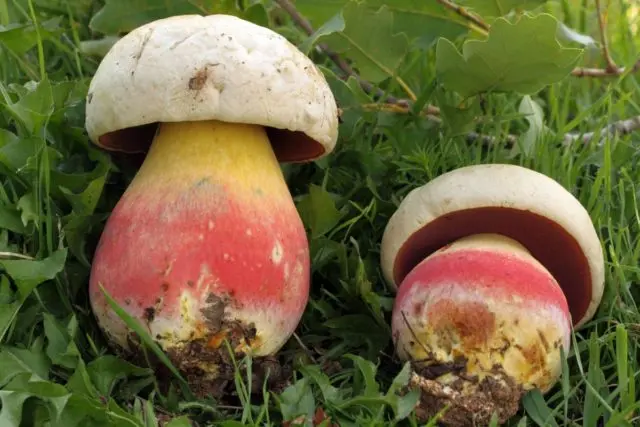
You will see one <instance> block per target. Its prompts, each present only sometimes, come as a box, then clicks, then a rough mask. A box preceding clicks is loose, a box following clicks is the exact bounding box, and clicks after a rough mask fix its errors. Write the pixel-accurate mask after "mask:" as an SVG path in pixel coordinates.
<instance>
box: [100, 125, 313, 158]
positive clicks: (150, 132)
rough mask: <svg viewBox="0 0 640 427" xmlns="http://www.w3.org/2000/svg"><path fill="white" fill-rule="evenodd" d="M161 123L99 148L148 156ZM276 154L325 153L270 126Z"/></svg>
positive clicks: (109, 139) (107, 138)
mask: <svg viewBox="0 0 640 427" xmlns="http://www.w3.org/2000/svg"><path fill="white" fill-rule="evenodd" d="M157 128H158V123H150V124H147V125H142V126H136V127H132V128H126V129H121V130H117V131H114V132H109V133H107V134H104V135H102V136H100V138H99V144H98V145H99V146H101V147H102V148H104V149H106V150H110V151H121V152H124V153H146V152H147V151H148V150H149V147H150V146H151V142H152V141H153V138H154V136H155V134H156V130H157ZM266 129H267V135H268V137H269V140H270V141H271V147H272V148H273V152H274V153H275V155H276V157H277V158H278V161H279V162H282V163H287V162H306V161H310V160H313V159H315V158H317V157H319V156H320V155H322V154H323V153H324V147H323V146H322V144H320V143H319V142H317V141H315V140H313V139H312V138H309V137H308V136H307V135H306V134H304V133H303V132H298V131H296V132H292V131H288V130H284V129H275V128H269V127H267V128H266Z"/></svg>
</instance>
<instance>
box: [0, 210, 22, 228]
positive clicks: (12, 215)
mask: <svg viewBox="0 0 640 427" xmlns="http://www.w3.org/2000/svg"><path fill="white" fill-rule="evenodd" d="M0 228H4V229H7V230H10V231H13V232H14V233H20V234H24V233H26V231H27V230H26V227H25V226H24V224H23V223H22V219H21V217H20V212H19V211H18V209H16V208H14V207H8V206H2V205H0Z"/></svg>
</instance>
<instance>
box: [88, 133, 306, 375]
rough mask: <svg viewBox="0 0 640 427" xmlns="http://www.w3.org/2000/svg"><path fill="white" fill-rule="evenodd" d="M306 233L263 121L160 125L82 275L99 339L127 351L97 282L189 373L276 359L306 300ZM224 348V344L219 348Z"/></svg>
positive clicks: (124, 334)
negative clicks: (247, 357)
mask: <svg viewBox="0 0 640 427" xmlns="http://www.w3.org/2000/svg"><path fill="white" fill-rule="evenodd" d="M309 280H310V273H309V250H308V242H307V237H306V232H305V230H304V227H303V224H302V221H301V219H300V217H299V215H298V212H297V210H296V208H295V205H294V203H293V200H292V198H291V195H290V194H289V191H288V187H287V185H286V182H285V181H284V177H283V175H282V172H281V170H280V166H279V164H278V162H277V160H276V158H275V155H274V154H273V151H272V150H271V146H270V143H269V140H268V138H267V135H266V131H265V129H264V128H262V127H260V126H251V125H242V124H228V123H221V122H215V121H206V122H193V123H171V124H162V125H161V126H160V130H159V132H158V134H157V135H156V138H155V140H154V142H153V144H152V147H151V149H150V151H149V154H148V155H147V158H146V159H145V162H144V163H143V165H142V167H141V168H140V170H139V172H138V174H137V175H136V176H135V178H134V180H133V181H132V183H131V185H130V186H129V188H128V189H127V191H126V192H125V194H124V195H123V197H122V199H121V200H120V201H119V202H118V204H117V206H116V207H115V209H114V210H113V212H112V214H111V216H110V217H109V219H108V221H107V224H106V226H105V229H104V231H103V234H102V236H101V239H100V242H99V245H98V248H97V250H96V253H95V256H94V260H93V266H92V271H91V278H90V289H89V291H90V298H91V304H92V308H93V311H94V314H95V315H96V317H97V320H98V323H99V325H100V327H101V328H102V329H103V330H104V331H105V333H106V335H107V337H108V338H109V339H110V340H111V341H112V342H113V343H114V344H116V345H117V346H119V347H122V348H123V349H125V350H128V351H135V350H136V349H137V347H138V346H137V345H136V343H135V341H132V340H131V331H130V330H129V329H128V328H127V326H126V325H125V323H124V322H123V321H122V320H121V319H120V318H119V317H118V316H117V314H116V313H115V312H114V311H113V310H112V309H111V307H110V306H109V305H108V303H107V301H106V299H105V297H104V295H103V293H102V290H101V286H102V287H104V289H105V290H106V291H107V292H108V293H109V294H110V295H111V297H112V298H113V299H114V300H115V301H116V302H117V303H118V304H119V305H120V306H121V307H122V308H123V309H124V310H125V311H126V312H127V313H128V314H129V315H131V316H132V317H134V318H135V319H136V320H138V322H140V323H141V324H142V325H143V326H144V327H146V328H147V330H148V332H149V333H150V335H151V336H152V337H153V338H154V339H155V340H156V341H157V343H158V344H159V345H160V347H161V348H162V349H163V350H164V351H165V352H166V353H167V354H168V355H169V357H170V358H171V359H172V361H173V362H174V364H175V365H176V366H177V367H178V368H180V369H181V370H182V371H183V373H185V375H187V376H190V377H191V379H192V380H194V381H196V380H197V381H199V382H200V383H201V382H202V380H205V381H208V382H213V380H214V379H215V378H217V377H220V378H221V379H224V377H225V375H226V374H225V372H226V370H228V369H229V364H228V363H227V361H228V360H229V353H228V349H229V348H231V350H232V351H233V352H234V353H235V354H236V356H237V357H240V356H242V355H243V354H251V355H252V356H253V357H263V356H270V355H273V354H275V353H276V352H277V351H278V350H279V349H280V348H281V347H282V346H283V345H284V344H285V342H286V341H287V340H288V339H289V337H290V336H291V334H292V333H293V331H294V330H295V328H296V327H297V325H298V322H299V321H300V318H301V316H302V313H303V311H304V309H305V306H306V303H307V300H308V295H309ZM227 343H228V344H229V347H228V346H227Z"/></svg>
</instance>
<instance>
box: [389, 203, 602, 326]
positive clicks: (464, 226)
mask: <svg viewBox="0 0 640 427" xmlns="http://www.w3.org/2000/svg"><path fill="white" fill-rule="evenodd" d="M480 233H495V234H502V235H504V236H507V237H510V238H512V239H514V240H516V241H518V242H520V243H521V244H522V245H524V246H525V247H526V248H527V249H528V250H529V252H531V255H533V257H535V258H536V259H537V260H538V261H539V262H540V263H541V264H542V265H544V266H545V267H546V269H547V270H548V271H549V273H551V275H552V276H553V277H554V278H555V279H556V281H557V282H558V283H559V285H560V287H561V288H562V290H563V291H564V294H565V296H566V298H567V302H568V304H569V310H570V311H571V316H572V318H573V322H574V324H575V323H576V322H578V321H579V320H580V319H581V318H582V316H583V315H584V313H585V312H586V311H587V308H588V306H589V302H590V301H591V293H592V282H591V279H592V278H591V271H590V269H589V262H588V260H587V258H586V256H585V255H584V253H583V252H582V249H581V248H580V246H579V245H578V242H577V241H576V240H575V238H574V237H573V236H572V235H570V234H569V233H568V232H567V231H566V230H565V229H564V228H562V227H561V226H560V225H558V224H557V223H555V222H554V221H552V220H550V219H548V218H545V217H543V216H541V215H537V214H535V213H533V212H530V211H525V210H520V209H513V208H501V207H482V208H474V209H465V210H460V211H456V212H451V213H448V214H446V215H443V216H441V217H439V218H437V219H436V220H434V221H432V222H430V223H428V224H426V225H425V226H424V227H422V228H421V229H419V230H418V231H416V232H415V233H414V234H413V235H412V236H411V237H409V238H408V239H407V241H406V242H405V243H404V244H403V245H402V247H401V248H400V250H399V251H398V254H397V256H396V259H395V263H394V268H393V275H394V280H395V282H396V283H397V284H398V286H399V285H400V284H401V283H402V280H404V278H405V276H406V275H407V274H408V273H409V272H410V271H411V270H412V269H413V268H414V267H415V266H416V265H418V263H420V261H422V260H423V259H424V258H426V257H427V256H429V255H430V254H431V253H433V252H435V251H436V250H438V249H440V248H442V247H443V246H445V245H447V244H449V243H452V242H454V241H456V240H458V239H460V238H462V237H465V236H469V235H472V234H480Z"/></svg>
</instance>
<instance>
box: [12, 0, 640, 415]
mask: <svg viewBox="0 0 640 427" xmlns="http://www.w3.org/2000/svg"><path fill="white" fill-rule="evenodd" d="M567 4H569V6H571V7H565V8H564V9H563V10H564V12H556V13H557V14H558V16H560V17H562V18H563V19H564V21H565V22H567V23H571V24H572V26H573V27H574V28H575V29H577V30H578V31H580V32H583V33H589V34H592V35H593V36H594V37H596V36H597V33H596V32H595V31H596V29H595V28H594V27H593V26H592V25H591V23H592V21H589V19H588V17H589V16H591V15H590V13H591V12H590V11H589V10H587V9H585V8H584V4H583V3H582V2H570V3H567ZM620 4H622V2H612V5H611V11H610V13H611V14H612V15H613V14H614V13H616V12H615V11H616V10H619V7H620ZM99 6H100V5H99V4H94V2H92V1H90V0H79V1H66V0H48V1H47V0H40V1H36V0H33V1H32V0H29V1H20V0H0V24H2V25H3V27H2V28H1V29H0V75H1V76H2V80H1V83H0V100H1V107H0V176H1V182H2V185H1V186H0V258H1V259H0V266H1V267H2V276H1V277H0V400H1V402H2V408H1V410H0V426H1V427H5V426H7V427H9V426H16V427H18V426H20V427H22V426H64V427H71V426H145V427H146V426H155V425H158V424H157V423H159V422H162V423H165V422H170V423H171V424H169V425H170V426H172V427H177V426H185V425H189V424H188V422H187V418H186V417H187V416H188V417H189V418H190V419H191V420H192V421H194V422H197V423H198V425H209V424H208V423H211V424H215V425H224V426H234V425H281V423H282V420H289V421H290V420H293V419H300V418H299V417H300V416H307V418H308V419H312V418H313V417H314V416H315V418H316V420H321V419H323V418H325V417H330V418H331V420H332V421H333V422H336V423H338V424H339V425H341V426H343V425H344V426H349V425H353V426H368V425H371V426H373V425H392V424H395V423H397V424H398V425H417V421H416V420H415V419H414V418H413V416H412V415H410V414H409V411H410V409H411V403H412V400H411V399H412V396H411V395H408V396H400V395H398V394H397V393H396V391H397V390H398V389H399V388H400V387H401V386H402V385H403V384H405V383H406V381H407V378H408V372H409V371H408V366H403V365H402V364H401V363H400V362H399V361H398V360H396V359H395V358H394V357H393V348H392V345H391V336H390V327H389V317H390V309H391V306H392V303H393V295H392V293H391V292H390V290H389V289H388V288H387V286H386V284H385V283H384V281H383V279H382V276H381V273H380V268H379V244H380V239H381V235H382V231H383V229H384V227H385V225H386V221H387V220H388V218H389V217H390V215H391V214H392V213H393V211H394V210H395V208H396V207H397V205H398V203H399V201H400V200H402V198H403V196H404V195H405V194H406V193H407V192H408V191H410V190H411V189H412V188H415V187H416V186H419V185H422V184H424V183H426V182H428V181H430V180H431V179H433V178H434V177H436V176H438V175H439V174H442V173H443V172H445V171H448V170H451V169H454V168H457V167H461V166H465V165H471V164H479V163H492V162H494V163H495V162H505V163H514V164H520V165H522V166H526V167H529V168H532V169H534V170H537V171H540V172H542V173H544V174H546V175H548V176H550V177H552V178H554V179H556V180H557V181H558V182H559V183H561V184H562V185H563V186H564V187H565V188H567V189H568V190H569V191H571V192H572V193H573V194H574V195H575V196H576V197H577V198H578V199H579V200H580V201H581V202H582V203H583V204H584V206H585V207H586V208H587V210H588V211H589V213H590V214H591V216H592V219H593V222H594V225H595V226H596V229H597V231H598V234H599V236H600V237H601V240H602V244H603V248H604V251H605V255H606V292H605V296H604V299H603V301H602V304H601V306H600V309H599V310H598V312H597V314H596V316H595V317H594V318H593V320H592V321H591V322H590V323H589V324H588V325H586V327H585V328H583V329H581V330H579V331H577V332H576V333H575V335H574V341H573V345H572V348H571V351H570V353H569V354H568V355H567V360H566V362H565V365H564V370H563V374H562V377H561V379H560V381H559V383H558V385H557V386H556V387H555V388H554V389H553V390H552V391H551V392H550V393H549V394H547V395H545V396H542V395H541V394H540V393H538V392H535V391H534V392H531V393H529V394H528V395H527V396H526V397H525V398H524V400H523V405H522V411H521V412H520V413H519V414H518V415H517V416H516V417H515V418H514V419H513V420H512V421H511V422H510V425H518V426H525V425H539V426H543V425H544V426H584V427H587V426H589V427H591V426H593V427H596V426H607V427H610V426H611V427H614V426H625V425H629V426H630V425H634V424H635V423H637V422H638V409H639V408H640V397H639V396H638V392H637V391H636V388H637V385H638V384H639V379H638V378H637V376H638V372H640V369H639V366H638V356H639V352H638V342H639V340H638V337H639V334H640V314H639V312H638V308H637V301H639V300H640V292H639V291H638V289H639V288H638V282H639V279H640V277H639V273H640V267H639V266H640V244H639V241H638V238H639V236H640V207H639V206H638V205H639V201H638V195H639V193H638V188H637V186H638V183H640V167H638V165H637V163H638V159H639V157H638V149H637V146H638V142H639V141H640V139H639V138H640V137H639V136H638V134H635V135H633V134H632V135H629V136H623V137H612V138H607V139H605V140H604V141H603V143H602V144H595V143H594V144H589V145H578V144H574V145H573V146H570V147H560V146H558V144H557V140H558V139H557V138H554V137H553V135H547V136H546V137H543V138H541V139H539V140H538V141H537V142H536V144H535V145H534V146H532V147H529V148H528V149H526V150H525V149H521V147H520V148H519V147H516V148H505V147H504V146H503V145H500V144H493V145H490V146H485V145H482V144H479V143H468V142H467V141H466V139H465V138H464V136H463V135H460V132H458V130H459V129H457V128H455V127H453V126H448V125H447V124H446V123H445V126H443V127H441V126H438V125H436V124H434V123H432V122H430V121H428V120H425V119H424V118H423V117H420V116H418V115H414V114H397V113H393V112H372V111H364V110H363V109H362V108H360V107H359V105H361V104H364V103H367V102H368V100H367V99H366V98H367V97H366V95H365V94H362V93H359V92H358V91H356V90H353V87H354V86H353V85H350V84H352V83H353V81H350V82H348V83H347V84H345V83H343V82H340V81H339V80H337V79H336V78H335V77H332V73H333V72H332V71H331V70H330V69H329V67H330V64H329V63H328V62H326V60H325V58H323V57H322V56H320V55H317V56H314V59H316V60H317V61H318V62H319V63H322V64H323V66H324V67H325V68H324V69H325V70H326V71H327V75H328V76H329V77H328V78H329V80H330V82H331V84H332V87H333V88H334V91H335V93H336V96H337V98H338V100H339V101H340V103H341V106H342V108H343V110H344V114H343V123H342V125H341V129H340V132H341V140H340V141H339V147H338V149H337V151H336V153H335V154H334V155H332V156H331V157H329V158H328V159H325V160H322V161H320V162H317V163H315V164H310V165H295V166H292V165H287V166H284V167H283V170H284V171H285V174H286V177H287V179H288V182H289V184H290V188H291V191H292V193H293V194H294V195H295V197H296V202H297V205H298V208H299V211H300V214H301V216H302V218H303V220H304V221H305V225H306V226H307V228H308V230H309V238H310V244H311V250H312V265H313V277H312V279H313V290H312V298H311V300H310V302H309V305H308V307H307V310H306V312H305V315H304V318H303V321H302V323H301V324H300V326H299V328H298V330H297V334H296V337H295V338H294V339H292V340H290V342H289V343H288V344H287V346H286V347H285V349H283V352H282V354H283V357H284V358H286V360H290V361H292V363H293V364H294V366H295V367H296V372H295V378H294V380H293V382H292V384H291V385H290V386H289V387H288V388H287V389H286V390H285V391H284V392H283V393H281V394H270V393H268V392H266V391H265V392H264V394H263V398H264V399H263V400H261V399H253V400H251V399H249V397H248V394H247V390H248V389H250V385H248V384H246V382H247V377H245V376H243V375H242V374H241V373H240V372H241V370H239V371H238V374H237V377H236V385H237V390H238V398H237V399H236V403H233V404H231V405H221V404H219V403H216V402H213V401H203V400H196V399H193V398H190V397H189V396H188V395H187V396H186V397H185V396H184V395H182V396H181V395H180V394H179V393H178V391H179V388H180V383H179V382H175V383H174V386H173V387H172V388H171V389H170V391H169V392H168V393H161V392H160V391H159V387H158V383H157V379H156V378H155V377H154V375H153V371H151V370H150V369H148V368H147V367H146V366H136V365H132V364H130V363H128V362H126V361H124V360H122V359H120V358H118V357H117V356H115V355H114V354H113V353H111V352H110V351H109V350H108V349H107V347H106V343H105V341H104V338H103V337H102V335H101V334H100V332H99V330H98V329H97V326H96V324H95V321H94V319H93V317H92V314H91V310H90V308H89V305H88V296H87V291H86V289H87V285H88V275H89V268H90V265H91V257H92V254H93V250H94V248H95V245H96V242H97V239H98V238H99V236H100V233H101V230H102V227H103V226H104V221H105V220H106V218H107V216H108V214H109V212H110V210H111V209H112V208H113V206H114V205H115V203H116V202H117V200H118V198H119V197H120V195H121V194H122V192H123V191H124V189H125V188H126V185H127V183H128V182H129V181H130V179H131V178H132V176H133V174H134V173H135V168H134V167H133V166H132V165H131V164H130V162H128V161H127V160H126V159H124V158H121V157H118V156H109V155H107V154H105V153H104V152H102V151H100V150H99V149H97V148H95V147H93V146H91V145H90V142H89V140H88V138H87V136H86V134H85V132H84V129H83V127H84V97H85V95H86V91H87V87H88V82H89V79H90V77H91V75H92V74H93V72H94V71H95V69H96V67H97V64H98V62H99V57H96V56H90V55H88V54H85V53H83V52H82V51H81V49H80V46H81V43H80V42H81V40H87V39H90V38H92V36H93V35H92V33H91V31H90V30H89V28H88V23H89V20H90V18H91V16H93V14H94V13H95V12H96V11H97V10H98V8H99ZM616 8H618V9H616ZM558 9H559V10H562V8H558ZM629 16H631V15H629ZM585 17H587V18H585ZM629 19H631V18H629V17H626V16H625V15H620V14H619V16H618V18H617V19H616V20H615V21H614V20H613V18H611V17H610V20H611V23H612V25H611V28H610V30H611V35H610V44H611V50H612V51H613V52H614V58H615V59H616V61H618V63H620V64H629V63H632V61H634V60H635V58H637V56H638V52H637V49H638V41H639V40H638V37H637V36H634V35H633V33H632V32H631V31H630V30H629V29H630V28H631V26H632V25H637V24H636V22H635V21H634V22H630V21H628V20H629ZM634 19H635V20H637V19H638V18H637V17H636V18H634ZM34 22H37V23H38V25H33V23H34ZM613 22H616V24H615V25H613ZM287 25H289V24H285V27H281V28H278V29H279V30H281V31H282V32H283V33H286V34H287V35H290V36H291V37H292V38H294V39H295V38H296V37H298V38H299V37H300V36H299V34H297V33H296V32H295V30H293V29H292V28H291V27H288V26H287ZM410 59H411V60H408V61H406V63H405V64H404V65H403V68H402V75H403V76H406V79H405V80H406V81H407V84H408V85H410V86H411V88H412V90H413V91H414V92H416V95H417V97H418V99H419V100H423V101H424V102H427V101H429V102H435V100H437V99H439V100H442V99H447V97H448V96H449V95H448V94H446V93H442V91H441V90H440V88H439V86H437V85H436V84H435V82H434V81H433V77H432V76H433V75H434V73H433V66H434V65H433V64H434V61H433V55H432V53H430V54H427V55H422V54H419V53H415V54H414V55H412V57H411V58H410ZM587 60H589V59H587ZM591 60H592V61H594V62H595V63H597V64H598V62H597V61H598V60H599V59H597V58H595V59H594V58H592V59H591ZM639 92H640V91H639V87H638V80H637V77H635V76H633V75H624V76H621V77H619V78H617V77H616V78H609V79H604V80H590V79H579V78H567V79H565V80H563V81H561V82H559V83H556V84H554V85H552V86H550V87H548V88H546V89H544V90H543V91H541V92H540V93H538V94H537V95H536V96H534V99H535V100H536V101H537V102H538V103H540V104H541V105H542V107H543V111H544V117H545V124H546V126H548V127H549V129H551V130H552V131H553V132H555V133H556V134H559V135H561V134H563V133H565V132H587V131H596V132H597V131H598V130H600V129H602V128H603V126H605V125H606V124H607V123H608V122H611V121H614V120H617V119H620V118H626V117H630V116H636V115H640V97H639V96H638V94H639ZM519 101H520V98H519V97H517V96H512V95H508V94H507V95H491V96H488V97H486V99H485V105H484V108H485V110H484V111H485V112H484V113H483V115H482V120H481V122H480V123H479V126H480V131H481V132H482V133H483V134H486V135H490V136H504V135H505V133H506V132H511V133H515V134H519V133H522V132H524V131H526V130H527V121H526V120H525V119H524V118H523V117H522V116H521V115H519V114H518V103H519ZM237 363H238V364H239V365H243V366H245V367H247V366H248V367H250V366H251V360H250V359H248V358H245V359H243V360H238V361H237ZM249 378H250V377H249ZM161 425H164V424H161ZM307 425H309V424H307Z"/></svg>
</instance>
